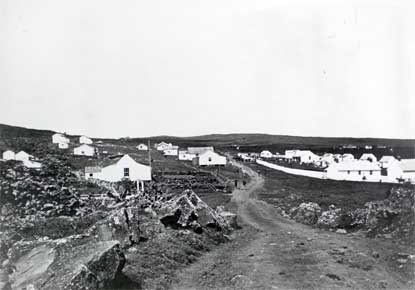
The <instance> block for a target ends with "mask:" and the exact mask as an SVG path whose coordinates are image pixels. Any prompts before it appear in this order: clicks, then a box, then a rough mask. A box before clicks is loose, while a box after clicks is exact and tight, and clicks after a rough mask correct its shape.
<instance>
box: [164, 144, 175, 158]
mask: <svg viewBox="0 0 415 290" xmlns="http://www.w3.org/2000/svg"><path fill="white" fill-rule="evenodd" d="M177 154H179V146H170V147H169V148H166V149H164V150H163V155H165V156H177Z"/></svg>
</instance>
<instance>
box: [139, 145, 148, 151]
mask: <svg viewBox="0 0 415 290" xmlns="http://www.w3.org/2000/svg"><path fill="white" fill-rule="evenodd" d="M136 148H137V149H138V150H139V151H147V150H148V146H147V145H146V144H144V143H141V144H138V145H137V147H136Z"/></svg>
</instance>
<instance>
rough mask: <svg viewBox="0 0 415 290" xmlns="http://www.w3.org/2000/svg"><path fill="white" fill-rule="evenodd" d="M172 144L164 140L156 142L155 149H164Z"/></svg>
mask: <svg viewBox="0 0 415 290" xmlns="http://www.w3.org/2000/svg"><path fill="white" fill-rule="evenodd" d="M172 146H173V144H171V143H166V142H160V143H158V144H156V149H157V151H164V150H166V149H168V148H169V147H172Z"/></svg>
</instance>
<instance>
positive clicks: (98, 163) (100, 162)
mask: <svg viewBox="0 0 415 290" xmlns="http://www.w3.org/2000/svg"><path fill="white" fill-rule="evenodd" d="M123 158H131V159H132V160H133V161H135V162H137V163H138V164H141V165H144V166H148V165H147V164H143V163H141V162H139V161H137V160H136V159H135V158H134V157H131V156H130V155H128V154H125V155H120V156H117V157H115V158H105V159H97V160H91V161H90V162H88V165H89V166H86V167H85V169H86V168H87V167H98V168H103V167H107V166H110V165H114V164H117V163H118V162H119V161H120V160H121V159H123Z"/></svg>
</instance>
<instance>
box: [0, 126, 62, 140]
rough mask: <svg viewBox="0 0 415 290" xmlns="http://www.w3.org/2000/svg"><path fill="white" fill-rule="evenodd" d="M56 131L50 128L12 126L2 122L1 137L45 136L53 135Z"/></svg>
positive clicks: (0, 127)
mask: <svg viewBox="0 0 415 290" xmlns="http://www.w3.org/2000/svg"><path fill="white" fill-rule="evenodd" d="M54 133H55V132H53V131H50V130H38V129H29V128H25V127H18V126H11V125H5V124H0V138H16V137H26V138H35V137H45V136H51V135H52V134H54Z"/></svg>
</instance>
